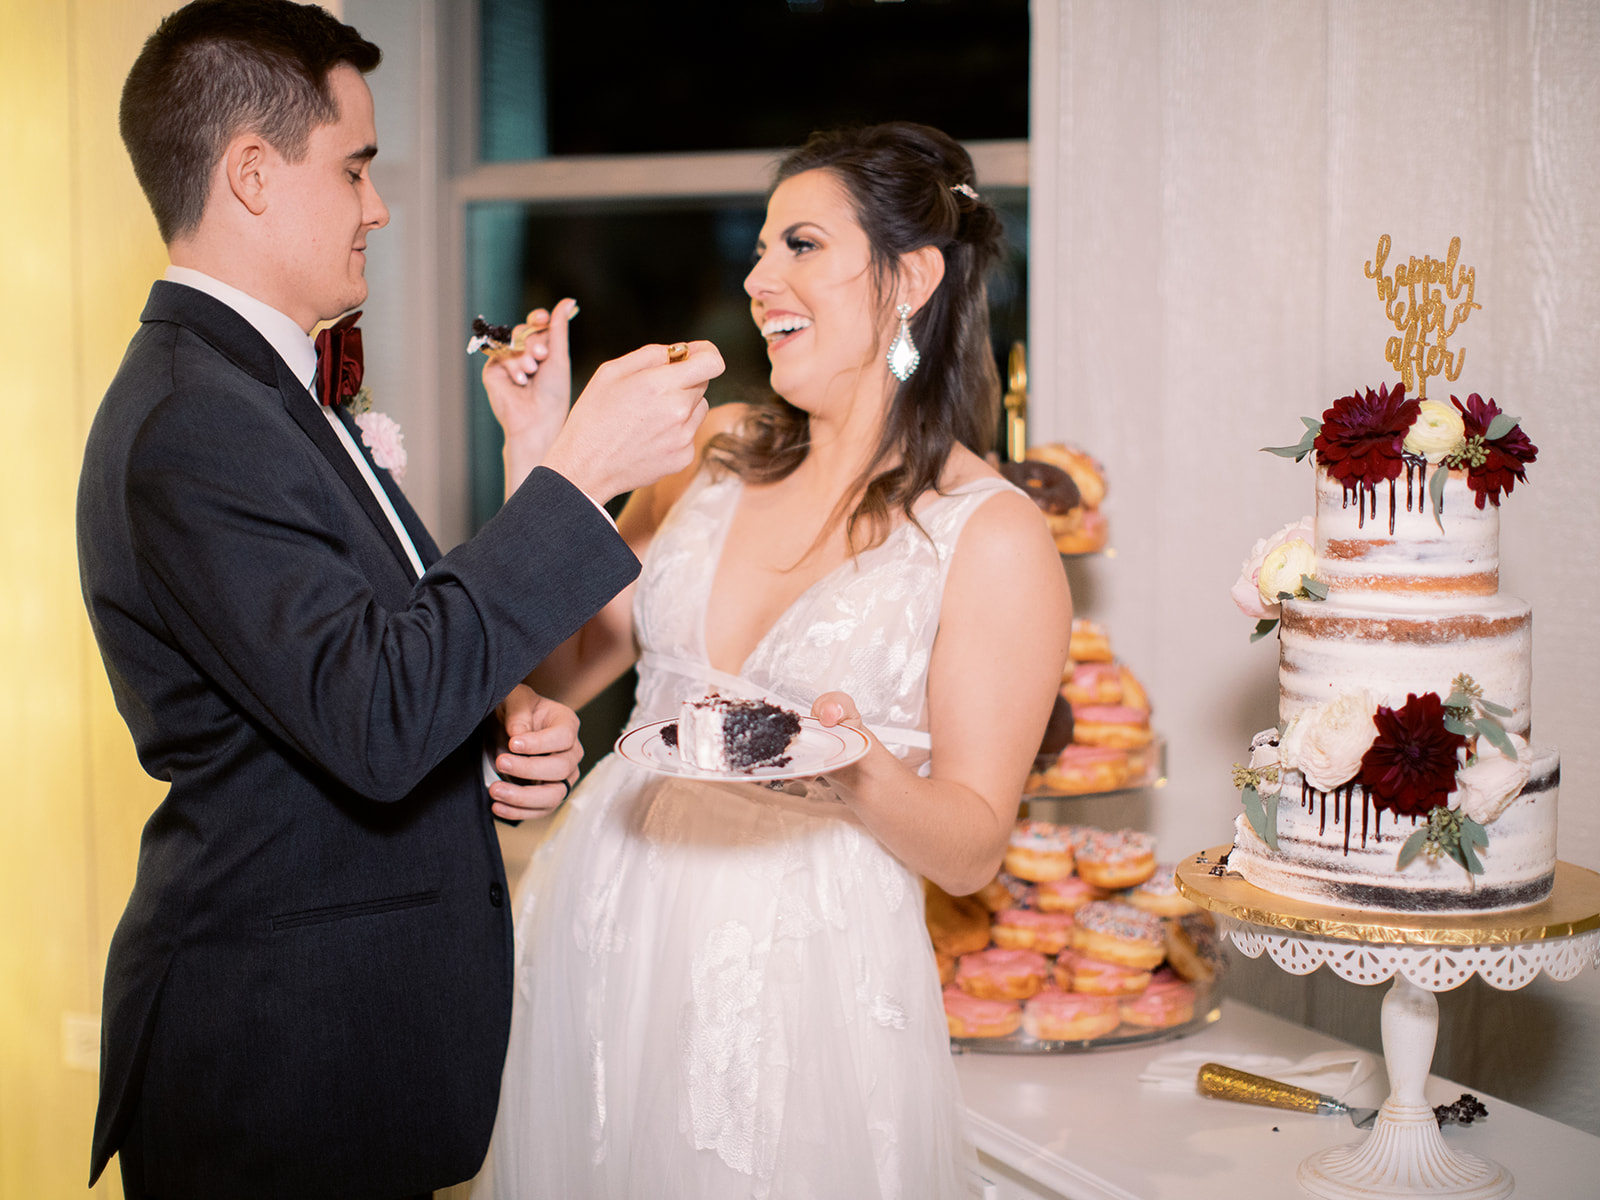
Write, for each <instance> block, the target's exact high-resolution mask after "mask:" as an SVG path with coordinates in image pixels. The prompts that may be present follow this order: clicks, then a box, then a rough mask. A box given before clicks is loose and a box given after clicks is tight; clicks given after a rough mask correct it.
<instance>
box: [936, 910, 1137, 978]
mask: <svg viewBox="0 0 1600 1200" xmlns="http://www.w3.org/2000/svg"><path fill="white" fill-rule="evenodd" d="M1072 948H1073V949H1074V950H1078V951H1081V952H1082V953H1083V954H1085V955H1087V956H1088V957H1089V958H1097V959H1099V960H1100V961H1101V962H1108V963H1115V964H1117V965H1118V966H1122V967H1134V968H1136V969H1142V970H1146V971H1148V970H1150V969H1152V968H1154V967H1158V966H1160V965H1161V960H1162V959H1163V958H1165V957H1166V955H1167V937H1166V930H1165V929H1163V928H1162V925H1161V918H1160V917H1153V916H1151V915H1150V914H1149V913H1142V912H1140V911H1139V910H1138V909H1137V908H1134V907H1132V906H1131V905H1127V904H1119V903H1117V902H1116V901H1115V900H1097V901H1095V902H1094V903H1093V904H1085V905H1084V906H1083V907H1082V908H1080V909H1079V910H1078V911H1077V912H1076V913H1074V914H1073V925H1072ZM962 961H963V962H965V961H966V960H965V959H963V960H962Z"/></svg>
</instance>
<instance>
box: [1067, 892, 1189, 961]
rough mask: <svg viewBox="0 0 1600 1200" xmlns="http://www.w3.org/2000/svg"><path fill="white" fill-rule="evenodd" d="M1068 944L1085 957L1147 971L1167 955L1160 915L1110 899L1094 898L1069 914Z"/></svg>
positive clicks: (1165, 937)
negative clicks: (1090, 902) (1070, 930)
mask: <svg viewBox="0 0 1600 1200" xmlns="http://www.w3.org/2000/svg"><path fill="white" fill-rule="evenodd" d="M1072 919H1073V925H1072V948H1073V949H1074V950H1079V951H1082V952H1083V954H1085V955H1086V956H1087V957H1089V958H1095V959H1099V960H1100V961H1101V962H1107V963H1115V964H1117V965H1118V966H1121V967H1133V968H1135V969H1138V970H1144V971H1148V970H1150V969H1151V968H1153V967H1158V966H1160V965H1161V960H1162V959H1163V958H1165V957H1166V956H1167V931H1166V929H1165V928H1164V927H1163V926H1162V924H1161V918H1160V917H1153V916H1151V915H1150V914H1149V913H1143V912H1140V911H1139V910H1138V909H1137V908H1133V907H1131V906H1130V905H1127V904H1118V903H1117V902H1116V901H1114V900H1096V901H1095V902H1094V903H1093V904H1085V905H1084V906H1083V907H1082V908H1080V909H1079V910H1078V911H1077V912H1075V913H1073V914H1072Z"/></svg>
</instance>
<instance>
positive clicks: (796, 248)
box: [787, 236, 817, 254]
mask: <svg viewBox="0 0 1600 1200" xmlns="http://www.w3.org/2000/svg"><path fill="white" fill-rule="evenodd" d="M787 245H788V247H789V251H790V253H792V254H804V253H806V252H807V251H808V250H815V249H816V248H817V244H816V243H815V242H813V241H812V240H811V239H810V238H803V237H799V236H791V237H789V238H788V239H787Z"/></svg>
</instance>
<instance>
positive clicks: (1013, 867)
mask: <svg viewBox="0 0 1600 1200" xmlns="http://www.w3.org/2000/svg"><path fill="white" fill-rule="evenodd" d="M1006 870H1007V871H1009V872H1011V874H1013V875H1015V876H1017V877H1018V878H1020V879H1026V880H1029V881H1030V882H1033V883H1043V882H1045V881H1047V880H1051V879H1065V878H1066V877H1067V876H1068V875H1071V874H1072V846H1071V845H1070V844H1069V843H1068V841H1067V839H1066V838H1065V837H1063V836H1062V835H1061V831H1060V830H1059V829H1057V828H1056V827H1055V826H1054V825H1052V824H1050V823H1049V822H1048V821H1019V822H1018V823H1017V827H1016V828H1015V829H1013V830H1012V831H1011V842H1010V844H1009V845H1008V846H1007V847H1006Z"/></svg>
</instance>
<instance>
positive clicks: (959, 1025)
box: [944, 987, 1022, 1038]
mask: <svg viewBox="0 0 1600 1200" xmlns="http://www.w3.org/2000/svg"><path fill="white" fill-rule="evenodd" d="M944 1019H945V1023H946V1024H948V1025H949V1026H950V1036H951V1037H969V1038H986V1037H1005V1036H1006V1034H1008V1033H1015V1032H1016V1031H1017V1029H1018V1027H1019V1026H1021V1024H1022V1006H1021V1005H1020V1004H1017V1003H1015V1002H1014V1001H1011V1000H980V999H979V998H978V997H976V996H969V995H968V994H967V993H966V992H963V991H962V990H961V989H960V988H958V987H947V988H945V989H944Z"/></svg>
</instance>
